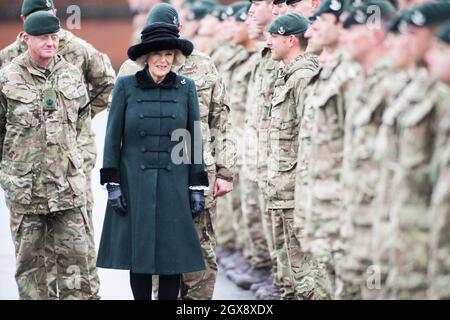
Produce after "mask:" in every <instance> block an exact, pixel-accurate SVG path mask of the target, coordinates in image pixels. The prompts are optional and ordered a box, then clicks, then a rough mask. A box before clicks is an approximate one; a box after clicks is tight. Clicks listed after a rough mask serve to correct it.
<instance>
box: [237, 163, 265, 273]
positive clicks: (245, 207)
mask: <svg viewBox="0 0 450 320" xmlns="http://www.w3.org/2000/svg"><path fill="white" fill-rule="evenodd" d="M241 173H242V174H241V175H240V177H241V179H240V187H241V204H242V216H243V221H244V223H245V226H244V227H245V228H246V229H247V230H246V233H247V234H248V241H247V243H248V244H249V246H250V250H249V251H250V253H249V255H250V259H249V260H248V261H249V262H250V264H251V265H252V266H253V267H255V268H271V267H272V260H271V256H270V251H269V246H268V242H269V241H270V239H268V238H269V236H268V226H267V224H265V223H263V212H264V211H265V208H264V204H263V203H261V200H262V199H261V197H260V193H259V188H258V184H257V183H256V182H254V181H251V180H250V179H248V178H247V177H246V176H245V173H243V172H242V171H241ZM242 231H243V230H239V232H242ZM244 248H245V246H244ZM244 256H245V250H244Z"/></svg>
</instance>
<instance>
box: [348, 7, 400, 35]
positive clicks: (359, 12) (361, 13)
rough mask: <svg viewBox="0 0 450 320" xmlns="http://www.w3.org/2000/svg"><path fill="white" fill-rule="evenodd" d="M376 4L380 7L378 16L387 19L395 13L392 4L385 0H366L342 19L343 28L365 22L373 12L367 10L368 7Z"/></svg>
mask: <svg viewBox="0 0 450 320" xmlns="http://www.w3.org/2000/svg"><path fill="white" fill-rule="evenodd" d="M372 6H377V7H378V8H379V9H380V16H381V18H383V19H389V17H392V16H393V15H394V14H395V8H394V6H393V5H392V4H391V3H390V2H388V1H385V0H373V1H367V2H365V3H363V4H362V5H360V6H357V7H355V8H353V9H352V10H351V11H350V12H349V14H348V16H347V18H346V19H345V21H344V24H343V26H344V28H345V29H347V28H350V27H351V26H353V25H357V24H365V23H366V22H367V20H368V18H369V17H370V16H371V15H372V14H373V12H372V11H369V10H368V9H370V7H372Z"/></svg>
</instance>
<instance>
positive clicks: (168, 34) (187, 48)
mask: <svg viewBox="0 0 450 320" xmlns="http://www.w3.org/2000/svg"><path fill="white" fill-rule="evenodd" d="M174 49H176V50H180V51H181V53H183V55H185V56H188V55H190V54H191V53H192V51H193V50H194V45H193V44H192V42H190V41H188V40H185V39H180V32H179V30H178V28H177V27H176V26H174V25H172V24H168V23H164V22H154V23H152V24H150V25H148V26H147V27H145V28H144V30H143V31H142V33H141V43H139V44H136V45H134V46H132V47H130V48H129V49H128V58H130V59H131V60H133V61H136V59H137V58H139V57H140V56H143V55H145V54H148V53H150V52H155V51H161V50H174Z"/></svg>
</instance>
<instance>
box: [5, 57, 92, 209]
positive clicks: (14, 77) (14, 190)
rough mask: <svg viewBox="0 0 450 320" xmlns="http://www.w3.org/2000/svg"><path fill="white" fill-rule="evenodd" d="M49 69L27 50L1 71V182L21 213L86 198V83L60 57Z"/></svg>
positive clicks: (82, 202) (80, 202)
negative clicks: (83, 141) (38, 64)
mask: <svg viewBox="0 0 450 320" xmlns="http://www.w3.org/2000/svg"><path fill="white" fill-rule="evenodd" d="M48 71H49V74H48V75H46V74H45V73H44V72H43V71H41V70H39V68H37V67H35V66H34V64H33V63H32V62H31V60H30V58H29V55H28V52H26V53H24V54H22V55H20V56H19V57H17V58H16V59H14V60H13V61H12V62H11V63H10V64H8V65H7V66H6V67H5V68H3V69H2V70H1V71H0V146H1V150H0V151H1V155H2V156H1V165H0V166H1V169H0V184H1V186H2V188H3V189H4V190H5V194H6V199H7V204H8V206H9V208H10V209H11V211H13V212H16V213H21V214H47V213H49V212H57V211H62V210H67V209H71V208H75V207H79V206H83V205H85V202H86V197H85V184H86V182H85V179H86V177H85V175H84V173H83V158H82V156H81V153H80V150H79V148H78V139H79V136H80V130H79V128H81V127H83V125H81V124H80V122H84V121H90V119H91V118H90V117H89V116H84V117H80V116H79V115H78V113H79V110H80V108H82V107H83V105H84V104H85V103H86V102H87V99H88V98H87V92H86V87H85V85H84V83H83V79H82V77H81V74H80V72H79V71H78V69H77V68H76V67H74V66H73V65H71V64H69V63H68V62H67V61H66V60H64V58H62V57H61V56H56V57H55V58H54V60H53V61H52V62H51V64H50V66H49V67H48ZM50 106H51V107H50ZM87 115H89V113H87Z"/></svg>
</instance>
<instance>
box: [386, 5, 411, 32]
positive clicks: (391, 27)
mask: <svg viewBox="0 0 450 320" xmlns="http://www.w3.org/2000/svg"><path fill="white" fill-rule="evenodd" d="M407 12H408V10H402V11H399V12H397V14H396V15H395V16H394V18H392V19H391V21H389V23H388V24H387V26H386V29H387V30H388V31H389V32H392V33H400V32H401V33H403V32H404V31H405V30H404V26H405V25H406V21H405V16H406V14H407Z"/></svg>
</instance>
